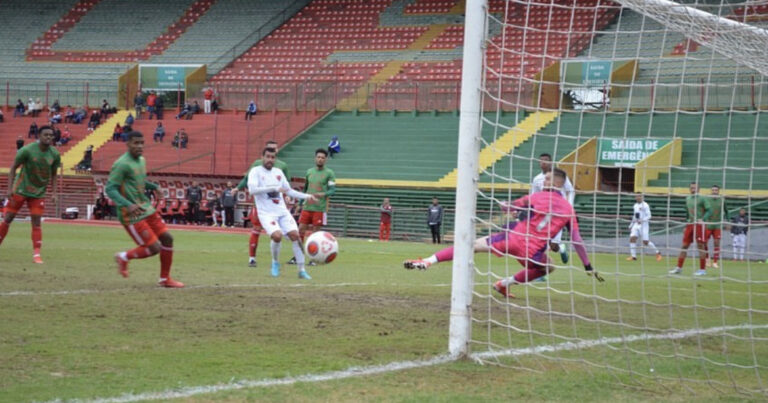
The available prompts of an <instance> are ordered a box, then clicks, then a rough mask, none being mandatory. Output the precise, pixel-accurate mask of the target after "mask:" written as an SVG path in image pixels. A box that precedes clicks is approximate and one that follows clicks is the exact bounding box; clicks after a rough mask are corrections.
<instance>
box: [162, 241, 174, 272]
mask: <svg viewBox="0 0 768 403" xmlns="http://www.w3.org/2000/svg"><path fill="white" fill-rule="evenodd" d="M172 263H173V248H172V247H171V248H169V247H166V246H161V247H160V278H165V279H167V278H168V276H169V275H170V274H171V264H172Z"/></svg>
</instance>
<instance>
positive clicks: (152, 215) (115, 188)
mask: <svg viewBox="0 0 768 403" xmlns="http://www.w3.org/2000/svg"><path fill="white" fill-rule="evenodd" d="M126 137H127V143H126V144H127V146H128V152H126V153H125V154H123V155H122V156H120V158H118V159H117V161H115V162H114V164H112V170H111V171H110V172H109V181H108V182H107V188H106V192H107V196H109V198H110V199H112V201H114V202H115V204H116V205H117V218H118V219H119V220H120V222H121V223H122V224H123V227H125V230H126V232H128V235H130V236H131V239H133V241H134V242H136V244H137V245H139V246H138V247H136V248H133V249H131V250H128V251H125V252H119V253H117V254H116V255H115V261H116V262H117V270H118V272H119V273H120V275H122V276H123V277H128V261H129V260H132V259H144V258H148V257H150V256H154V255H156V254H158V253H159V254H160V281H158V285H159V286H161V287H166V288H181V287H184V284H183V283H181V282H178V281H176V280H174V279H172V278H171V276H170V274H171V263H172V262H173V237H171V234H170V233H169V232H168V228H166V226H165V222H164V221H163V219H162V218H161V217H160V214H159V213H158V212H157V211H156V210H155V208H154V207H152V203H151V202H150V200H149V198H148V197H147V195H146V194H145V193H144V191H145V190H146V189H149V190H156V189H157V185H156V184H154V183H152V182H149V181H147V162H146V160H145V159H144V157H143V156H142V154H143V153H144V136H143V135H142V134H141V133H139V132H135V131H134V132H129V133H128V134H127V135H126Z"/></svg>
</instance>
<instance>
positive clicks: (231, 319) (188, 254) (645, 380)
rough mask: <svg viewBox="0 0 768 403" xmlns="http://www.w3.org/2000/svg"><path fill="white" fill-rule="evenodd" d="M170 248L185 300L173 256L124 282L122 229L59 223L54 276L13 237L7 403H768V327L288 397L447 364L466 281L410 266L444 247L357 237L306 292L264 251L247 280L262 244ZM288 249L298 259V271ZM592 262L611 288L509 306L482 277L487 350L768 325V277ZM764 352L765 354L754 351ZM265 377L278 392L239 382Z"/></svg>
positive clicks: (576, 289) (2, 270)
mask: <svg viewBox="0 0 768 403" xmlns="http://www.w3.org/2000/svg"><path fill="white" fill-rule="evenodd" d="M173 234H174V237H175V239H176V244H175V255H174V269H173V273H172V274H173V276H174V278H176V279H178V280H181V281H183V282H185V283H186V284H187V286H188V287H187V288H185V289H181V290H168V289H160V288H157V287H156V286H155V282H156V281H157V276H158V273H159V260H158V258H156V257H155V258H150V259H146V260H143V261H133V262H132V263H131V267H130V270H131V277H130V278H128V279H123V278H121V277H120V276H118V274H117V273H116V270H115V267H114V263H113V260H112V255H113V254H114V253H115V252H116V251H119V250H124V249H125V248H127V247H132V244H131V241H130V239H129V238H128V236H127V235H126V234H125V232H124V231H123V230H122V228H119V227H115V228H102V227H86V226H68V225H63V224H44V241H45V243H44V249H43V257H44V259H45V262H46V263H45V264H44V265H42V266H40V265H34V264H33V263H31V246H30V240H29V226H28V224H27V223H23V222H17V223H15V224H14V225H13V226H12V228H11V231H10V234H9V236H8V238H7V239H6V240H5V242H4V243H3V245H2V246H1V247H0V306H2V308H0V323H1V324H2V325H1V326H0V357H2V359H0V401H3V402H5V401H8V402H11V401H12V402H17V401H45V400H53V399H62V400H67V399H83V400H90V399H96V398H111V397H121V396H122V397H123V398H124V399H125V400H133V399H134V398H136V397H137V396H138V398H141V397H144V398H150V397H154V398H170V397H172V396H173V394H172V392H173V391H190V390H194V389H191V388H194V387H201V386H210V385H229V386H226V387H225V388H224V390H222V391H218V392H212V393H202V394H196V393H187V394H186V395H184V396H185V397H184V399H185V400H192V401H211V400H217V401H219V400H223V401H245V400H248V401H252V400H258V401H316V400H319V401H406V402H410V401H414V402H416V401H419V402H420V401H468V402H469V401H472V402H475V401H510V400H531V401H533V400H535V401H541V400H556V401H573V400H576V399H581V400H589V401H616V400H621V401H638V400H665V401H668V400H673V401H687V400H692V399H697V400H705V401H706V400H712V401H714V400H734V401H743V400H748V399H753V400H760V399H764V398H765V394H764V393H765V392H763V394H762V395H761V394H751V395H750V394H743V393H739V392H738V391H737V390H736V389H735V388H732V387H729V386H728V385H733V384H736V385H739V386H740V387H742V388H752V389H754V388H761V387H762V388H763V390H765V388H766V382H768V370H766V365H768V363H767V362H766V361H768V358H766V357H768V346H767V345H768V343H767V342H765V338H766V337H768V331H767V330H766V329H764V328H763V329H743V330H739V329H735V330H729V331H728V332H727V335H723V334H722V333H717V334H714V335H703V336H701V335H699V336H695V337H683V338H680V339H678V340H674V341H670V340H645V341H640V342H635V343H626V344H622V343H613V344H610V345H607V346H601V347H594V348H580V349H574V350H563V351H554V352H546V351H539V352H537V353H536V354H526V355H522V356H518V357H514V358H508V357H502V358H492V359H491V361H496V362H498V363H499V364H501V365H486V366H483V365H478V364H476V363H474V362H469V361H460V362H453V363H448V364H441V365H436V366H430V367H424V368H418V369H410V370H405V371H397V372H388V373H383V374H379V375H371V376H364V377H351V378H345V379H339V380H324V381H320V382H288V384H285V385H280V384H279V383H280V381H286V380H291V379H295V377H300V376H303V375H308V374H310V375H311V374H327V373H330V372H333V371H344V370H346V369H348V368H350V367H365V366H376V365H381V364H387V363H391V362H398V361H411V360H417V361H418V360H428V359H430V358H433V357H436V356H439V355H441V354H444V353H445V352H446V350H447V340H448V335H447V333H448V320H449V312H450V309H449V307H450V286H449V284H450V280H451V273H450V265H440V266H437V267H433V268H431V269H430V270H428V271H426V272H408V271H405V270H403V269H402V266H401V262H402V260H403V259H406V258H412V257H418V256H427V255H429V254H431V253H432V252H433V251H434V250H435V248H434V247H433V246H432V245H428V244H418V243H401V242H390V243H379V242H368V241H366V240H357V239H342V240H341V242H340V245H341V253H340V255H339V258H338V259H337V261H335V262H334V263H333V264H332V265H328V266H323V267H318V268H310V273H311V274H312V276H313V280H312V281H310V282H306V281H299V280H298V278H297V276H296V272H295V267H294V266H288V265H284V266H283V273H282V276H281V277H280V278H272V277H270V276H269V273H268V271H269V259H268V256H267V255H268V242H267V241H266V238H265V237H262V239H261V244H260V249H259V253H258V255H259V267H258V268H255V269H252V268H248V267H247V256H246V253H245V250H246V242H247V236H245V235H242V234H212V233H204V232H188V231H176V232H174V233H173ZM290 253H291V250H290V247H288V245H284V247H283V258H284V259H283V260H287V259H288V258H289V257H290ZM477 264H478V265H479V266H480V267H483V268H485V267H490V268H491V271H492V272H493V273H495V274H496V275H506V274H507V273H514V272H515V271H517V270H518V267H519V266H517V263H516V262H513V261H508V260H505V259H497V258H492V259H491V258H487V257H485V256H482V255H478V256H477ZM595 266H596V267H597V268H598V269H600V270H601V271H602V272H604V273H605V274H606V283H604V284H599V285H596V284H594V283H592V282H591V280H590V279H589V278H588V277H586V276H585V275H584V274H583V272H582V270H581V269H580V268H579V269H575V270H560V271H557V272H555V273H553V274H552V275H551V276H550V277H549V283H534V284H533V285H530V286H525V287H518V288H517V289H515V290H514V291H515V292H516V293H517V296H518V298H517V299H515V300H509V301H507V300H505V299H503V298H499V297H498V296H496V295H494V294H493V293H491V292H489V286H490V284H491V283H492V281H493V279H494V277H493V276H489V277H486V276H477V277H476V285H475V292H476V295H475V305H474V307H473V309H474V310H475V315H474V317H475V318H476V319H477V322H476V324H475V327H474V328H473V340H474V341H475V346H474V350H475V351H485V350H488V349H489V348H491V349H494V350H500V349H505V348H528V347H532V346H540V345H556V344H558V343H562V342H565V341H568V337H578V338H579V339H583V340H594V339H598V338H600V337H616V336H621V335H637V334H643V333H645V332H649V333H654V334H660V333H664V332H661V331H660V330H659V329H664V330H665V331H669V329H671V328H676V329H680V330H685V329H690V328H702V329H704V328H712V327H718V326H738V325H743V324H745V323H751V324H762V325H765V324H768V315H766V314H765V309H766V305H767V304H766V302H768V286H767V285H766V284H767V283H766V281H768V273H766V272H768V267H766V266H765V265H762V266H761V265H754V264H753V265H750V266H747V265H743V264H733V263H730V262H726V267H725V268H724V269H723V270H724V271H723V273H726V274H727V276H728V277H729V279H728V280H725V281H716V280H695V281H694V280H692V279H691V278H690V276H689V275H686V276H683V277H680V278H669V277H666V276H664V275H663V273H665V272H666V269H667V267H668V262H666V261H664V262H662V263H661V264H659V263H657V262H655V261H652V260H651V259H647V260H645V261H644V262H643V264H642V265H641V264H640V263H637V262H630V263H627V262H624V261H623V256H618V257H617V256H608V255H604V256H598V257H597V258H596V262H595ZM579 267H580V265H579ZM483 270H486V269H483ZM616 273H620V274H616ZM688 274H690V269H689V270H688ZM747 280H749V281H747ZM637 301H646V303H645V304H638V303H637ZM724 306H725V307H726V308H723V307H724ZM507 324H511V325H513V326H514V327H515V328H516V329H517V330H513V329H512V328H511V327H509V326H507ZM617 324H620V325H617ZM756 338H762V341H757V342H755V343H752V342H751V340H754V339H756ZM489 346H490V347H489ZM555 358H556V359H555ZM723 362H727V363H729V365H720V363H723ZM755 365H757V366H758V368H757V369H755V368H754V367H755ZM741 367H744V368H741ZM628 368H630V369H631V373H629V372H626V370H627V369H628ZM745 368H746V369H745ZM650 369H653V371H654V372H649V370H650ZM676 378H686V379H697V380H701V381H703V382H701V383H696V382H680V381H679V380H677V379H676ZM256 380H266V381H265V382H264V384H265V385H272V386H252V387H244V388H241V389H238V388H236V387H234V386H233V385H237V384H238V382H241V381H244V382H246V383H245V384H244V385H249V383H247V382H248V381H256ZM706 380H716V381H719V382H720V383H721V384H722V385H718V384H712V385H710V384H707V383H706ZM760 382H762V383H760ZM723 385H724V386H723ZM200 391H202V389H200ZM146 393H156V394H155V395H146Z"/></svg>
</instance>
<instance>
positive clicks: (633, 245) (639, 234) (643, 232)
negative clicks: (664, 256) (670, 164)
mask: <svg viewBox="0 0 768 403" xmlns="http://www.w3.org/2000/svg"><path fill="white" fill-rule="evenodd" d="M650 221H651V206H649V205H648V203H646V202H645V201H644V200H643V195H642V194H640V193H638V194H636V195H635V207H634V212H633V213H632V222H631V223H630V224H629V231H630V233H629V253H630V255H631V256H630V257H628V258H627V260H637V238H640V239H642V241H643V245H644V246H650V247H651V248H652V249H653V250H654V253H656V261H661V253H660V252H659V249H658V248H657V247H656V245H654V244H653V242H651V238H650V231H649V223H650Z"/></svg>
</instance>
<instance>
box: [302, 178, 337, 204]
mask: <svg viewBox="0 0 768 403" xmlns="http://www.w3.org/2000/svg"><path fill="white" fill-rule="evenodd" d="M306 180H307V182H306V185H305V186H304V192H305V193H310V194H316V193H325V196H324V197H320V198H318V199H317V200H315V201H312V200H306V201H305V202H304V210H307V211H326V208H327V207H328V197H330V196H331V195H333V193H334V192H335V191H336V174H335V173H334V172H333V170H332V169H330V168H323V169H317V167H315V168H309V169H308V170H307V176H306Z"/></svg>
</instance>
